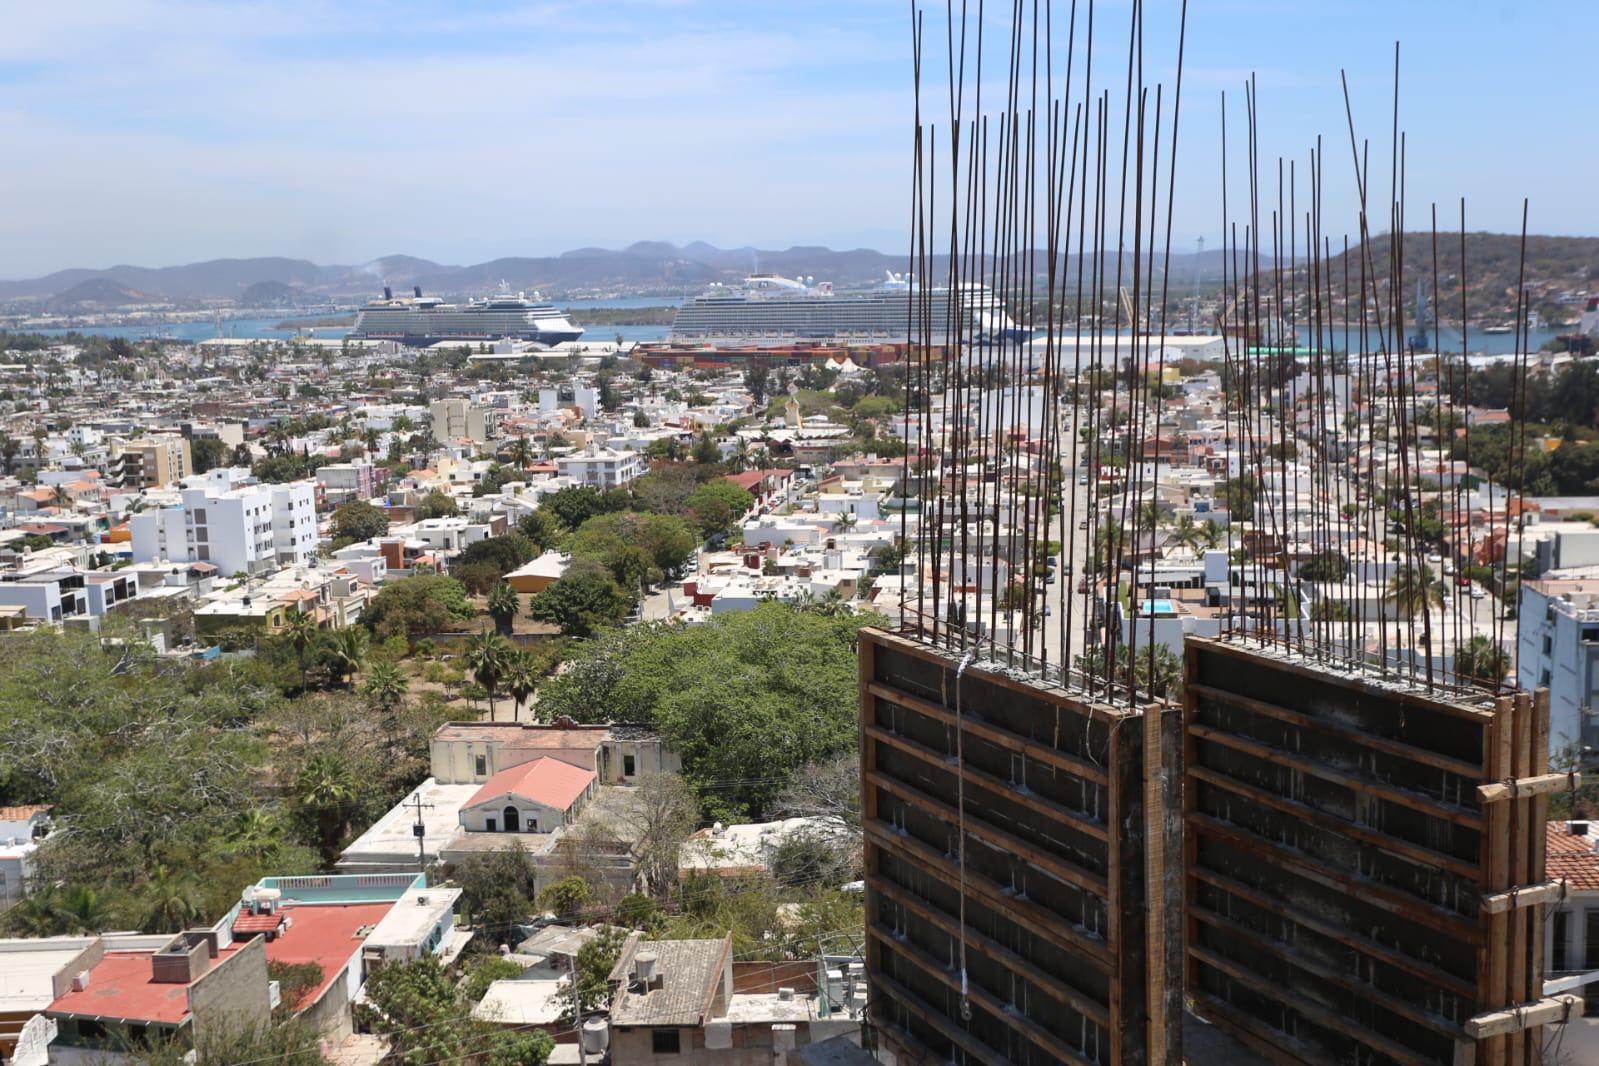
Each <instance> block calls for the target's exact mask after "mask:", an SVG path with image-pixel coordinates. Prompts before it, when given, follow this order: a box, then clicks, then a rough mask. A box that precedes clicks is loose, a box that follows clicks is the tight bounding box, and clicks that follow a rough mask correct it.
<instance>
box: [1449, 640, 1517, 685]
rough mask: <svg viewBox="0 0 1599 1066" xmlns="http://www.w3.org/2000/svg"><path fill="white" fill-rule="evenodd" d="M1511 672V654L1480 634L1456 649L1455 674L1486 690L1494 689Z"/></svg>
mask: <svg viewBox="0 0 1599 1066" xmlns="http://www.w3.org/2000/svg"><path fill="white" fill-rule="evenodd" d="M1509 672H1510V654H1509V653H1508V652H1506V651H1505V649H1504V648H1502V647H1500V646H1499V645H1498V644H1496V643H1494V642H1493V641H1492V640H1489V639H1488V638H1487V637H1485V636H1482V635H1481V634H1478V635H1477V636H1474V637H1472V638H1471V639H1470V640H1469V641H1467V642H1466V643H1465V644H1464V645H1463V646H1461V647H1459V648H1456V649H1455V673H1456V674H1458V675H1459V676H1460V677H1463V678H1469V679H1470V680H1471V681H1472V682H1474V683H1476V684H1479V685H1482V686H1483V687H1484V688H1494V687H1496V686H1498V684H1499V682H1501V681H1503V680H1504V679H1505V675H1506V674H1507V673H1509Z"/></svg>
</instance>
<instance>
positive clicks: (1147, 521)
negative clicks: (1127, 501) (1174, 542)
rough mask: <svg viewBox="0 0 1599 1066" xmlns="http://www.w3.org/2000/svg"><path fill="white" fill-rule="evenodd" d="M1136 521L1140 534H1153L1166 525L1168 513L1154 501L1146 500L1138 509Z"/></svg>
mask: <svg viewBox="0 0 1599 1066" xmlns="http://www.w3.org/2000/svg"><path fill="white" fill-rule="evenodd" d="M1136 521H1137V527H1138V530H1139V531H1140V532H1142V533H1153V532H1154V531H1155V530H1157V529H1159V528H1160V527H1161V526H1163V525H1165V524H1166V512H1165V511H1162V510H1161V509H1160V504H1158V503H1156V502H1155V501H1154V500H1145V501H1144V502H1143V503H1142V504H1141V505H1140V506H1139V508H1138V518H1137V520H1136Z"/></svg>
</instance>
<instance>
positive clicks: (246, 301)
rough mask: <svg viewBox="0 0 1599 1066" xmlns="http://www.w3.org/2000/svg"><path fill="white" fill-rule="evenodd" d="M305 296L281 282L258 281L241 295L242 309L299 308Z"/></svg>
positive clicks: (240, 303) (291, 286) (240, 304)
mask: <svg viewBox="0 0 1599 1066" xmlns="http://www.w3.org/2000/svg"><path fill="white" fill-rule="evenodd" d="M304 301H305V297H304V295H303V294H302V293H301V292H300V290H299V289H297V288H295V287H294V286H293V285H289V284H286V283H284V282H281V281H258V282H256V283H255V284H254V285H251V286H250V287H249V288H248V289H245V290H244V291H243V292H241V293H240V294H239V306H240V307H299V306H301V305H302V304H303V303H304Z"/></svg>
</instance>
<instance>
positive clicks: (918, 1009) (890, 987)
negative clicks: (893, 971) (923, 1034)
mask: <svg viewBox="0 0 1599 1066" xmlns="http://www.w3.org/2000/svg"><path fill="white" fill-rule="evenodd" d="M867 930H868V931H871V927H870V926H868V927H867ZM866 939H867V940H869V941H875V940H876V938H875V937H867V938H866ZM876 982H877V983H878V984H880V985H882V986H883V988H885V989H886V990H887V991H888V992H889V993H890V995H891V996H892V997H893V1000H894V1002H895V1003H897V1004H898V1005H899V1006H901V1007H904V1008H905V1009H906V1010H908V1011H910V1012H911V1013H912V1014H914V1015H916V1017H918V1018H920V1019H921V1020H922V1023H923V1024H924V1025H926V1026H928V1027H929V1028H931V1029H935V1030H937V1031H938V1033H939V1035H940V1036H942V1037H943V1038H944V1039H945V1040H948V1041H949V1042H950V1043H952V1044H954V1045H955V1046H956V1047H958V1048H960V1049H961V1050H962V1051H964V1052H966V1054H968V1055H970V1056H971V1057H972V1058H974V1059H976V1060H977V1061H978V1062H981V1063H983V1064H984V1066H1010V1060H1009V1059H1006V1058H1005V1057H1003V1056H1000V1055H996V1054H994V1052H993V1051H992V1050H991V1049H990V1048H989V1047H988V1046H987V1045H985V1044H982V1043H979V1042H978V1041H977V1040H974V1039H973V1038H972V1037H971V1036H969V1035H967V1034H966V1033H964V1032H962V1031H961V1030H960V1029H959V1028H957V1027H956V1026H955V1025H954V1023H952V1022H950V1021H949V1020H948V1014H947V1012H946V1011H944V1010H943V1009H942V1008H940V1007H936V1006H934V1005H933V1004H931V1003H928V1002H927V1001H926V1000H925V999H923V998H922V997H921V996H919V995H917V994H916V993H915V992H912V991H911V990H910V989H909V988H907V987H905V986H904V985H902V984H900V983H899V982H898V981H896V980H894V979H893V978H892V977H890V976H888V974H886V973H884V972H883V971H882V970H881V969H879V970H878V971H877V977H876ZM907 1035H908V1034H907ZM912 1039H915V1038H914V1037H912ZM916 1042H917V1043H918V1044H920V1043H921V1041H919V1040H918V1041H916Z"/></svg>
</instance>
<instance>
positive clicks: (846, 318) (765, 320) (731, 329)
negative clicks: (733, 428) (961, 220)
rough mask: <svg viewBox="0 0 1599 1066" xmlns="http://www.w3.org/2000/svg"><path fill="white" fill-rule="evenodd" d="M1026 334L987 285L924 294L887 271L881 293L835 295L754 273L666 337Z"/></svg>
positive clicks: (701, 304) (685, 317)
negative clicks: (926, 328) (925, 329)
mask: <svg viewBox="0 0 1599 1066" xmlns="http://www.w3.org/2000/svg"><path fill="white" fill-rule="evenodd" d="M924 315H925V316H926V318H927V323H928V330H927V331H926V332H925V333H924V331H923V329H922V320H923V316H924ZM1026 332H1027V331H1026V330H1025V329H1023V328H1022V327H1019V326H1017V325H1016V323H1015V322H1013V321H1012V320H1011V317H1010V315H1009V314H1008V313H1007V312H1006V310H1005V308H1004V307H1003V306H1001V304H1000V302H999V301H998V300H997V299H996V298H995V296H994V294H993V292H992V291H991V290H990V289H989V288H988V286H986V285H966V286H962V287H961V288H959V289H958V290H956V289H948V288H934V289H927V290H925V291H924V290H923V289H922V288H921V287H920V286H919V285H917V284H916V283H915V282H914V281H913V280H912V279H910V278H907V277H902V276H900V275H897V274H892V273H891V274H889V275H888V280H887V281H886V282H885V283H884V284H883V285H882V286H880V287H878V288H875V289H863V290H860V291H857V292H834V291H833V287H832V285H831V284H830V283H828V282H822V283H821V284H817V282H816V279H815V278H785V277H780V276H778V275H776V274H753V275H751V276H749V277H747V278H745V279H744V283H743V284H742V285H713V286H712V287H711V289H710V290H709V291H708V292H706V293H704V294H702V295H700V296H696V297H695V298H694V299H692V300H690V301H689V302H688V303H685V304H684V305H683V306H682V307H680V308H679V309H678V312H677V316H676V317H675V318H674V319H673V320H672V329H671V332H670V334H669V338H670V339H671V340H674V341H702V342H710V343H713V344H715V343H719V342H726V343H731V344H742V343H749V342H752V341H760V340H767V339H786V340H825V341H851V340H860V341H904V340H907V339H912V340H922V339H924V338H925V339H930V340H931V341H932V342H933V343H936V344H942V343H945V342H946V341H947V340H949V339H950V337H951V335H952V334H953V335H954V336H955V338H956V339H960V338H965V339H968V340H975V341H977V342H979V343H984V342H994V341H1000V340H1005V339H1008V338H1013V337H1017V336H1022V335H1025V334H1026Z"/></svg>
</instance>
